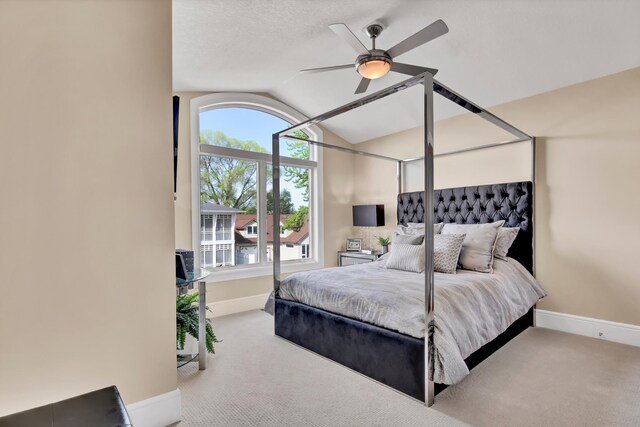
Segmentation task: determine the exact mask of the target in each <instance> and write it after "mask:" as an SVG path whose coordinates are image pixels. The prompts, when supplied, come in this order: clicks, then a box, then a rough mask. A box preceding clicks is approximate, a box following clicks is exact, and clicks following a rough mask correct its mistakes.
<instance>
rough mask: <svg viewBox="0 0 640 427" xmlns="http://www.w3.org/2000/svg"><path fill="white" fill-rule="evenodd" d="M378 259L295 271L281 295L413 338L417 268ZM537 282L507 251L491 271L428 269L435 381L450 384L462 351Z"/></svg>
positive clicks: (506, 316)
mask: <svg viewBox="0 0 640 427" xmlns="http://www.w3.org/2000/svg"><path fill="white" fill-rule="evenodd" d="M384 264H385V263H384V261H382V260H380V261H378V262H373V263H368V264H359V265H353V266H349V267H336V268H326V269H322V270H313V271H306V272H301V273H295V274H292V275H291V276H289V277H288V278H286V279H285V280H283V281H282V284H281V286H280V292H279V295H280V297H281V298H283V299H286V300H290V301H297V302H300V303H303V304H306V305H310V306H312V307H317V308H321V309H323V310H326V311H330V312H332V313H337V314H341V315H344V316H347V317H351V318H353V319H358V320H362V321H364V322H367V323H372V324H374V325H378V326H381V327H384V328H387V329H392V330H395V331H398V332H401V333H403V334H407V335H411V336H413V337H416V338H423V337H424V335H425V325H424V317H425V313H424V274H418V273H411V272H406V271H399V270H392V269H386V268H385V267H384ZM544 296H545V292H544V290H543V289H542V288H541V287H540V285H539V284H538V283H537V282H536V280H535V279H534V278H533V277H532V276H531V275H530V274H529V273H528V272H527V271H526V270H525V269H524V267H522V265H520V264H519V263H518V262H517V261H515V260H513V259H508V260H506V261H505V260H499V259H496V260H495V262H494V273H493V274H488V273H477V272H472V271H467V270H458V272H457V274H442V273H435V303H434V306H435V309H434V317H435V321H434V343H435V349H434V351H435V353H434V368H435V374H434V381H435V382H438V383H444V384H455V383H457V382H459V381H461V380H462V378H464V377H465V376H466V375H467V374H468V373H469V370H468V369H467V366H466V365H465V363H464V359H465V358H467V357H468V356H469V355H470V354H471V353H473V352H474V351H476V350H478V349H479V348H480V347H482V346H483V345H484V344H486V343H487V342H489V341H491V340H493V339H494V338H495V337H497V336H498V335H499V334H501V333H502V332H504V331H505V330H506V329H507V327H509V325H511V323H513V322H514V321H515V320H517V319H518V318H520V317H522V316H523V315H524V314H525V313H526V312H527V311H528V310H529V309H530V308H531V307H532V306H533V305H534V304H535V303H536V302H537V301H538V300H539V299H540V298H542V297H544Z"/></svg>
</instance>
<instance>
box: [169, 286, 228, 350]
mask: <svg viewBox="0 0 640 427" xmlns="http://www.w3.org/2000/svg"><path fill="white" fill-rule="evenodd" d="M207 310H209V307H207ZM209 311H211V310H209ZM187 334H188V335H190V336H191V337H193V338H194V339H195V340H196V341H197V340H198V293H197V292H196V293H193V294H184V295H178V296H176V349H177V350H183V349H184V346H185V341H186V340H187ZM205 341H206V342H205V343H206V347H207V352H208V353H215V350H214V348H213V344H214V343H217V342H220V341H219V340H218V339H217V338H216V336H215V334H214V333H213V327H212V326H211V320H209V319H207V320H206V328H205Z"/></svg>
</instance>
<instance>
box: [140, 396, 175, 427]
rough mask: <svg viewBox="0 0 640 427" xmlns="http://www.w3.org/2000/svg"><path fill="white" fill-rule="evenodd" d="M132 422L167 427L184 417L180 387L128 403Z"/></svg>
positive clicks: (146, 426) (141, 426)
mask: <svg viewBox="0 0 640 427" xmlns="http://www.w3.org/2000/svg"><path fill="white" fill-rule="evenodd" d="M127 412H128V413H129V417H130V418H131V423H132V424H133V425H134V426H136V427H166V426H168V425H170V424H174V423H177V422H179V421H180V420H181V419H182V406H181V403H180V389H175V390H173V391H170V392H168V393H164V394H159V395H157V396H153V397H150V398H149V399H145V400H141V401H139V402H135V403H132V404H130V405H127Z"/></svg>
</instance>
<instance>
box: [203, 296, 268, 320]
mask: <svg viewBox="0 0 640 427" xmlns="http://www.w3.org/2000/svg"><path fill="white" fill-rule="evenodd" d="M267 298H269V294H268V293H267V294H260V295H251V296H248V297H242V298H234V299H228V300H224V301H215V302H213V303H210V304H208V306H209V307H210V308H211V311H212V312H213V313H212V317H220V316H226V315H227V314H233V313H242V312H243V311H249V310H255V309H258V308H264V304H265V303H266V302H267Z"/></svg>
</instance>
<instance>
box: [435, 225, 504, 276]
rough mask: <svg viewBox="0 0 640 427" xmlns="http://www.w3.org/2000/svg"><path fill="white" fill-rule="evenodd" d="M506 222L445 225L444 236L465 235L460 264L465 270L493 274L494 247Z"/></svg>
mask: <svg viewBox="0 0 640 427" xmlns="http://www.w3.org/2000/svg"><path fill="white" fill-rule="evenodd" d="M503 224H504V220H502V221H496V222H490V223H487V224H445V225H444V228H443V229H442V234H465V235H466V236H465V238H464V242H463V243H462V251H461V252H460V264H461V265H462V268H464V269H465V270H473V271H479V272H481V273H492V272H493V247H494V245H495V243H496V237H497V236H498V229H499V228H500V227H502V225H503Z"/></svg>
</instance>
